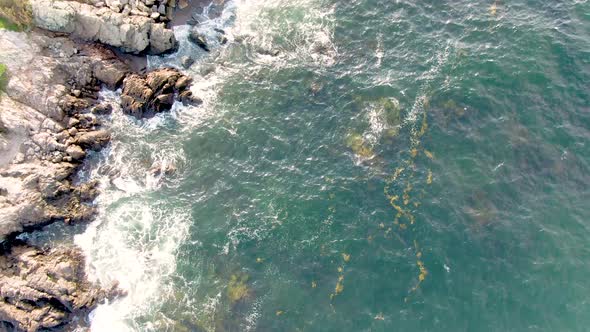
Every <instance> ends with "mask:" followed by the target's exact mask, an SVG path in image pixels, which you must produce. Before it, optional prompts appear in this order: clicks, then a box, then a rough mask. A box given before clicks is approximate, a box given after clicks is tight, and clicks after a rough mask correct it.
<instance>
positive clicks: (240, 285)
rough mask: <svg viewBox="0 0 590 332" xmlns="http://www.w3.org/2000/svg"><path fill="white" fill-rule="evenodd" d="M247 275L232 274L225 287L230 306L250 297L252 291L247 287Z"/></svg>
mask: <svg viewBox="0 0 590 332" xmlns="http://www.w3.org/2000/svg"><path fill="white" fill-rule="evenodd" d="M248 279H249V277H248V275H247V274H233V275H232V276H231V278H230V280H229V284H228V285H227V297H228V298H229V301H230V303H231V304H235V303H237V302H239V301H242V300H245V299H247V298H249V297H250V296H251V295H252V291H251V290H250V288H249V287H248Z"/></svg>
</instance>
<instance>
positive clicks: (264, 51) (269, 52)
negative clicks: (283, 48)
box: [256, 47, 280, 56]
mask: <svg viewBox="0 0 590 332" xmlns="http://www.w3.org/2000/svg"><path fill="white" fill-rule="evenodd" d="M256 51H257V52H258V53H260V54H264V55H270V56H277V55H279V53H280V51H279V50H277V49H267V48H263V47H259V48H258V49H257V50H256Z"/></svg>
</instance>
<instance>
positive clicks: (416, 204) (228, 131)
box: [89, 0, 590, 331]
mask: <svg viewBox="0 0 590 332" xmlns="http://www.w3.org/2000/svg"><path fill="white" fill-rule="evenodd" d="M235 8H237V9H235ZM235 8H234V10H235V17H234V18H232V19H230V20H228V21H227V22H226V28H227V29H228V31H229V33H230V34H233V35H232V36H233V37H237V36H241V37H240V38H236V39H237V40H244V41H243V42H241V43H240V42H235V43H230V44H229V46H227V47H226V48H224V49H221V50H220V51H219V52H220V53H219V54H218V55H217V56H213V55H211V56H209V57H204V58H203V59H202V60H201V61H202V62H203V63H213V64H215V66H217V67H216V68H217V69H216V72H214V73H212V74H209V76H208V78H207V79H205V81H215V82H214V83H212V84H211V86H207V87H206V88H205V91H209V93H211V95H213V96H214V97H212V98H210V99H207V98H206V103H205V106H203V107H202V108H198V109H177V110H176V111H175V112H174V113H173V114H172V115H167V116H162V117H159V118H157V119H154V120H149V121H146V122H133V121H130V120H125V119H123V120H121V121H123V122H122V123H123V125H124V126H125V127H126V130H124V131H123V130H122V131H121V132H119V133H118V134H116V137H115V138H116V139H117V140H118V141H120V143H118V145H116V146H114V147H113V148H112V151H109V153H111V155H110V157H105V158H106V159H105V161H104V163H105V164H108V163H109V160H110V161H111V162H112V161H113V160H118V161H119V162H120V164H122V165H126V166H127V167H128V168H130V169H132V173H134V174H139V175H137V179H136V180H137V181H136V182H138V183H141V184H142V185H143V187H145V188H147V189H145V188H144V189H142V190H138V191H133V190H127V192H128V194H125V195H117V194H114V193H116V192H117V190H119V189H121V188H127V189H128V188H129V186H130V184H129V182H124V183H123V184H119V185H117V182H116V181H114V183H115V185H113V187H111V188H110V189H109V190H110V191H109V192H110V193H111V194H109V197H110V198H109V199H106V200H105V202H104V203H102V204H103V206H104V212H103V214H102V217H101V221H100V222H99V223H98V224H97V225H96V232H97V233H96V234H95V233H92V234H94V235H93V236H94V240H93V241H94V242H93V243H94V244H92V245H93V246H94V247H95V249H92V250H89V255H90V261H91V262H92V263H93V264H94V266H95V267H97V269H98V272H97V274H99V275H101V277H100V279H102V280H105V279H109V277H108V276H109V275H111V277H112V278H113V279H117V278H118V279H121V278H123V277H122V276H121V275H119V276H117V275H116V272H113V271H110V272H109V269H111V270H113V269H116V267H117V266H119V267H121V266H132V267H133V269H130V270H129V271H133V273H135V272H137V273H138V274H137V277H133V276H131V277H129V282H128V283H125V282H123V285H124V286H125V287H127V289H128V290H130V292H131V295H133V294H136V295H137V296H135V295H133V296H130V298H131V299H127V300H121V301H122V302H121V303H122V304H121V306H126V307H128V310H123V311H121V312H123V314H121V317H119V319H120V320H121V322H122V324H123V325H122V326H126V327H127V328H129V329H131V330H138V331H144V330H159V331H162V330H168V331H183V330H187V331H195V330H196V331H200V330H207V331H214V330H215V331H244V330H253V331H524V330H540V331H585V330H587V326H588V325H590V315H589V314H588V313H589V308H590V304H589V303H588V298H589V297H590V283H589V282H588V278H587V276H588V275H589V273H590V250H589V248H590V247H589V246H588V244H587V243H588V236H589V235H590V228H589V227H588V225H587V224H588V219H589V217H590V212H589V210H588V208H587V203H588V202H590V195H589V192H590V191H589V190H588V188H589V186H590V176H589V174H590V172H589V171H590V169H589V164H588V160H589V157H590V149H589V148H588V143H589V138H590V131H589V128H590V90H589V89H588V87H589V86H588V84H589V82H590V3H588V1H575V0H569V1H523V0H516V1H499V2H496V4H494V2H493V1H476V2H473V1H463V0H462V1H453V2H452V3H446V4H445V3H441V2H440V1H418V2H414V1H403V0H402V1H377V0H357V1H335V0H324V1H291V2H288V1H271V2H268V1H267V2H264V1H243V2H238V3H237V7H235ZM232 29H233V30H232ZM244 36H245V37H244ZM260 48H265V49H276V50H279V51H280V52H279V55H278V56H277V57H271V56H268V55H263V54H260V52H259V51H257V50H259V49H260ZM170 61H172V60H170ZM195 77H196V78H198V77H199V75H196V74H195ZM123 125H121V126H122V127H123ZM115 126H116V125H115ZM130 127H132V128H135V129H132V130H130V129H129V128H130ZM117 135H118V137H117ZM119 150H123V151H125V153H124V154H121V153H120V152H119V155H121V156H123V157H116V156H117V153H118V152H117V151H119ZM113 155H114V156H113ZM109 158H111V159H109ZM166 160H168V161H170V160H172V162H173V163H174V164H175V168H176V171H175V172H174V173H173V174H171V175H170V176H167V177H164V178H163V179H160V181H161V182H160V184H159V185H156V186H149V181H148V180H145V181H144V177H145V176H144V173H145V172H146V170H147V169H149V167H150V165H151V164H152V163H153V162H154V161H159V162H162V161H166ZM102 167H104V165H103V166H102ZM98 173H99V174H100V168H99V170H98ZM122 177H123V178H124V176H122ZM132 177H133V176H132V175H129V176H128V178H132ZM142 181H143V182H142ZM144 182H145V183H144ZM143 187H142V188H143ZM396 196H397V198H395V197H396ZM146 211H147V212H146ZM399 211H401V213H399V216H398V218H396V215H398V212H399ZM146 213H147V214H149V216H147V217H146ZM113 227H114V228H113ZM113 229H116V230H117V232H118V234H119V236H120V238H118V239H113V238H112V231H113ZM93 232H94V230H93ZM101 232H102V233H103V235H101ZM109 232H110V233H109ZM104 234H111V235H110V236H108V235H104ZM172 235H173V236H172ZM164 239H168V240H164ZM99 242H101V243H105V246H104V247H103V246H100V245H98V244H97V243H99ZM117 246H121V247H120V248H123V250H122V251H121V250H120V249H118V251H117V252H116V253H111V256H112V257H111V256H109V249H108V248H110V247H117ZM117 248H119V247H117ZM125 252H128V253H129V255H136V256H137V257H142V258H141V260H140V259H137V260H135V258H133V257H132V258H130V259H129V260H121V258H113V257H115V256H116V255H121V256H122V255H124V253H125ZM146 252H148V253H149V254H148V256H145V257H143V256H142V255H143V254H145V253H146ZM113 255H115V256H113ZM146 257H147V258H146ZM117 259H119V261H117ZM140 261H141V262H140ZM113 262H114V263H113ZM134 264H135V265H134ZM101 269H102V271H101ZM138 271H139V272H138ZM133 273H131V272H125V273H123V275H125V276H128V275H133ZM113 274H114V275H113ZM156 275H157V277H155V276H156ZM421 279H423V280H422V281H421ZM142 289H146V290H147V289H152V290H153V289H155V291H145V294H147V295H145V297H142V296H139V295H141V293H142ZM125 301H127V302H125ZM116 305H117V304H116V303H115V304H114V305H113V306H114V307H115V308H116ZM129 307H132V309H129ZM133 307H134V308H136V309H137V308H140V309H138V310H133ZM103 309H105V308H103ZM101 310H102V309H101ZM115 311H119V309H115ZM99 316H100V315H99ZM97 317H98V316H97ZM105 317H106V316H105ZM111 319H112V320H113V321H114V320H115V319H114V318H111ZM98 320H99V319H98V318H97V319H96V321H98ZM101 321H102V322H101V324H102V325H100V326H103V327H104V326H109V324H110V323H109V319H107V318H103V319H101ZM97 324H98V323H96V322H95V327H96V326H98V325H97ZM96 329H97V330H100V329H99V328H98V327H96Z"/></svg>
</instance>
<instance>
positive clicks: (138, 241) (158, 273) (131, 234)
mask: <svg viewBox="0 0 590 332" xmlns="http://www.w3.org/2000/svg"><path fill="white" fill-rule="evenodd" d="M102 98H103V99H106V100H111V101H112V104H113V105H114V106H115V107H117V106H116V105H118V102H117V100H118V94H117V93H113V92H103V93H102ZM165 121H166V119H165V118H164V117H155V118H153V119H150V120H145V121H136V120H134V119H132V118H130V117H127V116H125V115H123V114H122V113H121V112H120V110H118V109H115V111H114V112H113V115H112V116H111V119H110V120H109V121H108V122H109V123H110V126H111V130H112V132H113V142H112V144H111V145H110V147H109V148H108V149H105V150H103V151H102V152H101V153H100V154H99V156H98V161H97V162H96V163H95V164H94V165H93V166H88V165H87V167H86V168H85V169H84V170H83V172H82V174H81V175H83V177H85V178H87V179H95V180H98V181H99V182H100V187H101V189H102V192H101V195H100V196H99V198H98V199H97V205H98V208H99V213H98V216H97V218H96V221H95V222H93V223H92V224H91V225H90V226H89V227H88V228H87V230H86V231H85V232H84V233H83V234H81V235H79V236H77V237H76V239H75V242H76V244H78V245H79V246H80V247H81V248H82V250H83V251H84V252H85V254H86V256H87V263H88V272H89V278H90V279H91V280H94V281H97V282H100V283H101V284H103V285H109V284H111V283H112V282H118V284H119V288H120V289H121V290H123V291H125V292H126V293H127V295H126V296H125V297H122V298H120V299H117V300H115V301H113V302H111V303H108V304H105V305H100V306H99V307H98V308H97V309H96V310H95V311H94V312H93V313H92V314H91V322H92V327H91V328H92V331H138V330H146V328H145V326H144V327H141V326H138V325H137V323H136V322H135V319H136V318H137V317H141V316H144V315H148V314H149V313H150V312H152V311H153V310H157V308H158V304H159V303H160V302H161V301H162V300H163V299H165V298H166V297H167V296H168V294H169V293H170V292H171V287H172V286H171V283H170V280H169V279H170V275H171V274H172V273H174V271H175V268H176V252H177V250H178V248H179V246H180V245H181V244H182V243H183V242H184V240H185V239H186V237H187V236H188V230H189V227H190V223H191V218H190V215H189V209H183V208H180V207H175V206H174V205H172V206H171V204H169V202H166V204H164V203H163V202H161V201H160V200H158V199H157V198H154V197H152V193H153V192H154V190H157V189H159V188H160V187H161V184H162V180H163V179H162V174H163V173H164V172H162V171H160V172H159V174H157V175H156V174H154V173H157V172H154V171H153V167H154V165H157V167H159V168H160V169H165V168H166V167H168V166H169V165H181V164H183V162H184V155H183V152H182V150H181V149H180V148H179V147H178V146H177V144H174V143H173V142H171V143H170V144H162V143H161V142H157V143H156V142H151V141H150V140H149V139H146V136H148V135H151V134H154V133H156V132H157V131H158V130H159V128H161V127H162V126H163V125H164V123H165Z"/></svg>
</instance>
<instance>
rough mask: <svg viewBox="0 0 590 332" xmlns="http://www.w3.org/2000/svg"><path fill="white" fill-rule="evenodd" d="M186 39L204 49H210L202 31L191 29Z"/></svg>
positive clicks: (207, 50)
mask: <svg viewBox="0 0 590 332" xmlns="http://www.w3.org/2000/svg"><path fill="white" fill-rule="evenodd" d="M188 40H190V41H191V42H193V43H194V44H196V45H197V46H199V47H200V48H202V49H203V50H204V51H206V52H209V51H210V49H209V45H208V44H207V38H206V37H205V35H203V34H202V33H200V32H198V31H196V30H191V32H190V33H189V35H188Z"/></svg>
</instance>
